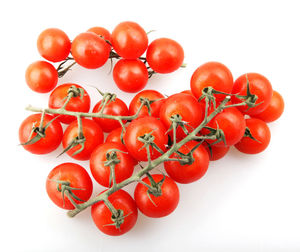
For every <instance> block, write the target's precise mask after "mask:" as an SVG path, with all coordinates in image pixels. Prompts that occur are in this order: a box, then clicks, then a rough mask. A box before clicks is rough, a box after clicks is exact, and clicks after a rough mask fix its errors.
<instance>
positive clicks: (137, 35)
mask: <svg viewBox="0 0 300 252" xmlns="http://www.w3.org/2000/svg"><path fill="white" fill-rule="evenodd" d="M111 38H112V39H111V41H112V45H113V48H114V49H115V51H116V52H117V54H119V55H120V56H121V57H123V58H125V59H136V58H138V57H140V56H141V55H142V54H143V53H144V52H145V51H146V49H147V47H148V37H147V33H146V32H145V31H144V29H143V28H142V27H141V26H140V25H139V24H137V23H135V22H129V21H127V22H122V23H120V24H118V25H117V26H116V27H115V29H114V30H113V32H112V34H111Z"/></svg>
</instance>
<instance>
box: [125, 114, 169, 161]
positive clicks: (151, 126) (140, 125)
mask: <svg viewBox="0 0 300 252" xmlns="http://www.w3.org/2000/svg"><path fill="white" fill-rule="evenodd" d="M148 133H151V135H152V136H153V137H154V140H153V142H154V143H155V144H156V145H157V146H158V147H159V148H160V150H162V151H163V152H164V151H165V150H166V145H167V143H168V136H167V134H166V128H165V127H164V125H163V124H162V123H161V122H160V121H159V120H157V119H156V118H154V117H150V116H145V117H142V118H138V119H136V120H133V121H132V122H131V123H130V124H129V125H128V127H127V129H126V132H125V135H124V141H125V146H126V148H127V149H128V151H129V153H130V154H131V156H133V157H134V158H135V159H137V160H140V161H147V160H148V157H147V150H146V148H142V147H143V146H144V143H142V142H141V141H140V140H138V137H142V136H144V135H145V134H148ZM141 148H142V149H141ZM150 153H151V159H155V158H157V157H159V156H160V155H161V153H160V152H159V151H157V150H156V149H155V148H154V147H153V148H152V147H151V146H150Z"/></svg>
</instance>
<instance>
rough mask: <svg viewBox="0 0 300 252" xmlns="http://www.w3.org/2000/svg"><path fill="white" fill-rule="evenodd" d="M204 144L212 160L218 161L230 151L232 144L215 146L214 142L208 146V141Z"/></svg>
mask: <svg viewBox="0 0 300 252" xmlns="http://www.w3.org/2000/svg"><path fill="white" fill-rule="evenodd" d="M203 146H204V147H205V149H206V151H207V152H208V155H209V160H210V161H216V160H219V159H221V158H222V157H224V156H225V155H226V154H227V153H228V151H229V149H230V146H215V145H214V144H213V145H210V147H208V144H207V143H206V142H203Z"/></svg>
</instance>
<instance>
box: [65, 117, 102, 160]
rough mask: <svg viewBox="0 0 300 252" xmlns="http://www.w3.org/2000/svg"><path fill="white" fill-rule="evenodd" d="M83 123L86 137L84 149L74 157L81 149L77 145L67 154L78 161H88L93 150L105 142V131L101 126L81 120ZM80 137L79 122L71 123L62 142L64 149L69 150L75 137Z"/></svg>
mask: <svg viewBox="0 0 300 252" xmlns="http://www.w3.org/2000/svg"><path fill="white" fill-rule="evenodd" d="M81 122H82V131H83V135H84V137H85V139H86V140H85V142H84V149H83V150H82V151H81V152H80V153H78V154H76V155H74V156H72V155H73V153H74V152H76V151H77V150H79V149H80V148H81V145H77V146H75V147H73V148H71V149H70V150H69V151H67V154H68V155H69V156H70V157H72V158H74V159H77V160H88V159H89V158H90V156H91V153H92V152H93V150H94V149H95V148H96V147H97V146H98V145H99V144H102V143H103V141H104V135H103V131H102V129H101V128H100V126H99V125H98V124H97V123H95V122H94V121H92V120H90V119H85V118H82V119H81ZM77 136H78V122H77V120H75V121H73V122H71V123H70V124H69V125H68V127H67V128H66V130H65V132H64V136H63V140H62V144H63V147H64V148H67V147H68V145H69V144H70V143H71V142H72V141H73V139H74V138H75V137H77Z"/></svg>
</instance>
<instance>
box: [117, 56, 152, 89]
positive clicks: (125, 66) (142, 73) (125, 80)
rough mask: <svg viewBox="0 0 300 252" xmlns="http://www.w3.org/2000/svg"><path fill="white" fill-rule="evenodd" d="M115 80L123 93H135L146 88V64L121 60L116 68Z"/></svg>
mask: <svg viewBox="0 0 300 252" xmlns="http://www.w3.org/2000/svg"><path fill="white" fill-rule="evenodd" d="M113 78H114V81H115V83H116V84H117V86H118V87H119V88H120V89H121V90H122V91H124V92H129V93H135V92H138V91H140V90H141V89H143V88H144V87H145V86H146V84H147V82H148V70H147V68H146V66H145V64H144V63H143V62H142V61H140V60H138V59H133V60H128V59H121V60H119V61H118V62H117V64H116V65H115V67H114V70H113Z"/></svg>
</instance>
